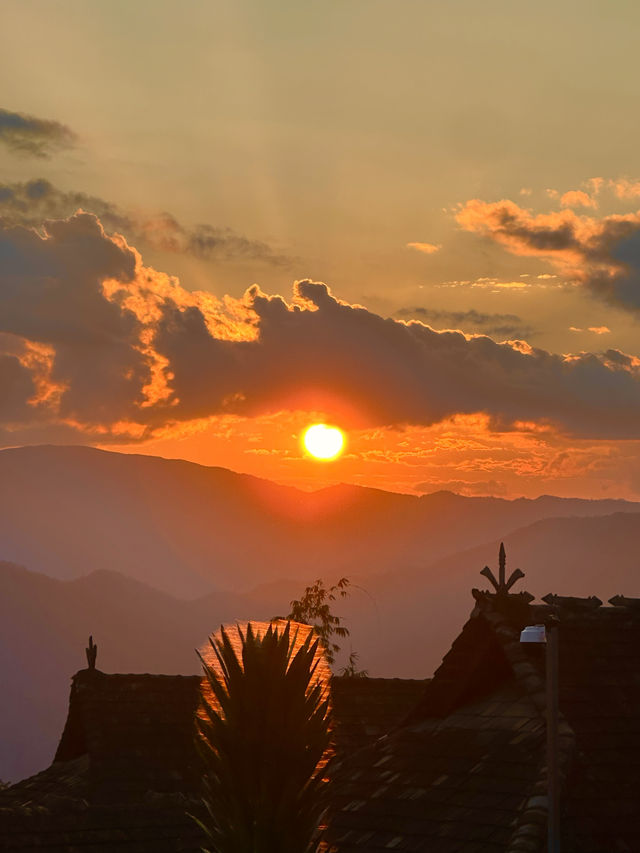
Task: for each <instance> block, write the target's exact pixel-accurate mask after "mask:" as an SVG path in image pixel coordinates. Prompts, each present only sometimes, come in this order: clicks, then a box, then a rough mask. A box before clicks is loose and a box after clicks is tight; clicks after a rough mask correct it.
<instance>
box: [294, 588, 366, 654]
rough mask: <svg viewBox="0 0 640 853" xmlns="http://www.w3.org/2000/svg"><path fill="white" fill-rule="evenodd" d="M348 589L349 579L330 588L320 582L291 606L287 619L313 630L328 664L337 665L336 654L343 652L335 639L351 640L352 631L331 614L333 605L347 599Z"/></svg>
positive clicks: (307, 589) (308, 589)
mask: <svg viewBox="0 0 640 853" xmlns="http://www.w3.org/2000/svg"><path fill="white" fill-rule="evenodd" d="M349 586H351V582H350V581H349V579H348V578H340V580H339V581H338V582H337V583H335V584H334V585H333V586H330V587H325V585H324V581H323V580H322V579H320V578H319V579H318V580H317V581H316V582H315V583H314V584H313V585H312V586H308V587H307V588H306V589H305V591H304V594H303V595H302V598H300V599H295V600H294V601H292V602H291V605H290V607H291V612H290V613H289V615H288V616H287V619H293V620H294V621H296V622H304V623H305V624H307V625H312V626H313V628H314V630H315V632H316V634H317V635H318V637H319V638H320V642H321V644H322V648H323V649H324V652H325V655H326V657H327V661H328V662H329V664H333V663H335V657H336V654H337V653H338V652H339V651H340V646H339V645H338V644H337V643H336V642H334V641H333V639H332V637H333V636H334V635H335V636H336V637H348V636H349V629H348V628H345V627H344V626H343V625H342V624H341V620H340V617H339V616H334V614H333V613H332V612H331V602H332V601H335V600H336V599H337V598H346V597H347V595H348V592H347V590H348V588H349Z"/></svg>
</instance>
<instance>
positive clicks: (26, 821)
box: [0, 669, 202, 853]
mask: <svg viewBox="0 0 640 853" xmlns="http://www.w3.org/2000/svg"><path fill="white" fill-rule="evenodd" d="M199 690H200V677H199V676H168V675H106V674H105V673H102V672H100V671H97V670H90V669H86V670H81V671H80V672H78V673H77V674H76V675H75V676H74V678H73V681H72V687H71V697H70V701H69V714H68V717H67V723H66V725H65V728H64V732H63V734H62V738H61V740H60V744H59V746H58V750H57V752H56V756H55V760H54V763H53V764H52V765H51V767H49V768H48V769H47V770H45V771H44V772H43V773H39V774H38V775H36V776H33V777H31V778H30V779H26V780H24V781H22V782H19V783H18V784H17V785H14V786H12V787H11V788H9V789H7V790H5V791H1V792H0V850H22V851H26V850H40V849H47V850H51V851H71V850H85V849H86V850H91V851H92V853H93V851H95V853H110V851H112V850H114V849H119V848H120V846H122V845H126V847H124V848H123V849H126V850H131V851H133V853H147V851H148V853H152V851H153V853H156V851H157V853H165V852H166V853H170V851H171V853H173V851H197V850H200V846H201V843H202V838H201V833H200V830H199V829H198V827H197V826H196V824H195V823H194V821H193V820H191V819H190V818H188V817H187V816H186V812H187V811H196V810H197V808H198V799H197V794H198V788H199V782H198V765H197V755H196V751H195V747H194V740H193V717H194V713H195V710H196V707H197V704H198V701H199Z"/></svg>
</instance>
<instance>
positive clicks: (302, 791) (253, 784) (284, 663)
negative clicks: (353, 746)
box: [197, 623, 330, 853]
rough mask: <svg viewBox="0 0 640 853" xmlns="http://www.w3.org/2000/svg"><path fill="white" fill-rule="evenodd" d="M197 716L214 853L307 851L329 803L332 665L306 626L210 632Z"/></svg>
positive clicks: (206, 827) (207, 827) (204, 822)
mask: <svg viewBox="0 0 640 853" xmlns="http://www.w3.org/2000/svg"><path fill="white" fill-rule="evenodd" d="M210 643H211V647H212V649H213V653H214V658H213V660H212V662H211V663H208V662H206V661H205V660H204V659H203V658H202V656H201V660H202V663H203V666H204V671H205V676H206V680H207V683H208V685H209V686H210V688H211V695H210V696H207V695H206V692H204V691H203V702H202V707H201V710H200V711H199V713H198V717H197V725H198V729H199V732H200V735H201V737H200V741H199V743H200V751H201V754H202V756H203V759H204V763H205V778H204V781H205V790H206V796H205V806H206V811H207V817H206V819H204V820H199V821H198V822H199V823H200V825H201V827H202V828H203V829H204V830H205V832H206V834H207V836H208V838H209V839H210V840H211V845H212V846H211V853H305V851H311V850H313V849H314V845H315V841H314V838H315V835H316V831H317V828H318V824H319V821H320V819H321V816H322V813H323V812H324V810H325V807H326V781H325V780H324V779H323V767H324V765H325V763H326V761H327V759H328V757H329V747H330V727H329V690H328V678H327V676H328V674H329V669H328V666H327V665H326V662H325V661H324V659H323V656H322V650H321V647H320V641H319V639H314V637H313V633H312V632H311V631H309V629H308V628H307V626H303V625H300V626H296V625H293V626H292V625H291V623H287V625H286V626H285V627H284V628H283V627H282V626H278V625H273V624H272V625H270V626H269V627H268V628H267V629H266V631H265V632H264V634H262V635H261V634H260V633H259V632H256V631H255V630H254V629H253V628H252V626H251V624H249V625H248V626H247V628H246V632H243V631H242V629H241V628H240V627H239V626H236V627H235V629H231V630H230V631H229V630H225V629H224V628H223V629H221V631H220V634H219V635H218V636H216V637H211V638H210Z"/></svg>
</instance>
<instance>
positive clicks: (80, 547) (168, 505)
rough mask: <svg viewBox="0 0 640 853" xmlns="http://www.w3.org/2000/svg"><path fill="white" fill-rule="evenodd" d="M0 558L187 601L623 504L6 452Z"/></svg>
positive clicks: (430, 554)
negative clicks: (313, 483) (302, 481)
mask: <svg viewBox="0 0 640 853" xmlns="http://www.w3.org/2000/svg"><path fill="white" fill-rule="evenodd" d="M0 482H1V483H3V488H2V489H1V490H0V559H4V560H8V561H11V562H15V563H19V564H22V565H25V566H28V567H29V569H30V570H32V571H37V572H42V573H45V574H48V575H50V576H52V577H57V578H60V579H71V578H75V577H80V576H82V575H86V574H88V573H90V572H92V571H96V570H99V569H106V570H110V571H118V572H121V573H122V574H124V575H126V576H127V577H131V578H135V579H137V580H139V581H142V582H143V583H148V584H151V585H152V586H154V587H156V588H157V589H159V590H163V591H165V592H168V593H170V594H172V595H175V596H177V597H180V598H194V597H196V596H198V595H202V594H205V593H206V592H211V591H214V590H216V589H219V588H226V589H232V590H234V591H241V590H248V589H251V588H252V587H254V586H255V585H257V584H261V583H268V582H271V581H276V580H280V579H283V578H284V579H289V578H290V579H297V580H298V581H299V583H304V582H309V581H312V580H313V579H314V578H316V577H335V578H337V577H339V576H341V575H348V576H351V575H357V576H359V577H363V576H364V577H368V576H371V575H376V574H384V573H386V572H389V571H398V570H405V569H407V570H409V569H419V568H420V567H421V566H424V565H426V564H429V563H432V562H434V561H435V560H437V559H440V558H443V557H446V556H447V555H449V554H454V553H456V552H459V551H461V550H465V549H467V548H471V547H473V546H474V545H477V544H479V543H481V542H487V541H491V540H492V539H494V538H498V537H504V536H506V535H507V534H508V533H509V532H510V531H511V530H515V529H516V528H518V527H522V526H524V525H527V524H531V523H532V522H535V521H538V520H541V519H544V518H548V517H551V516H568V515H574V516H592V515H603V514H610V513H612V512H615V511H617V510H627V509H628V510H636V511H637V510H640V504H633V503H629V502H626V501H612V500H604V501H585V500H567V499H561V498H553V497H542V498H538V499H537V500H526V499H520V500H515V501H508V500H503V499H499V498H468V497H461V496H460V495H455V494H453V493H451V492H435V493H433V494H430V495H423V496H417V495H404V494H398V493H394V492H384V491H380V490H377V489H368V488H362V487H358V486H346V485H341V486H334V487H330V488H327V489H322V490H320V491H317V492H303V491H300V490H299V489H294V488H291V487H286V486H280V485H277V484H275V483H271V482H269V481H267V480H261V479H259V478H257V477H251V476H248V475H245V474H236V473H234V472H232V471H228V470H226V469H224V468H207V467H204V466H202V465H196V464H193V463H190V462H184V461H180V460H167V459H160V458H157V457H151V456H138V455H131V454H122V453H113V452H107V451H102V450H96V449H94V448H89V447H56V446H36V447H24V448H15V449H9V450H3V451H0Z"/></svg>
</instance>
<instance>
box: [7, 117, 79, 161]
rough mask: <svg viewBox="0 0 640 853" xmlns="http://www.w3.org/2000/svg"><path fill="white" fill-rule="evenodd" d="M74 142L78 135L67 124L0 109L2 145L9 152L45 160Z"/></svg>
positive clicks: (71, 145) (69, 146)
mask: <svg viewBox="0 0 640 853" xmlns="http://www.w3.org/2000/svg"><path fill="white" fill-rule="evenodd" d="M75 142H76V135H75V133H74V132H73V131H72V130H71V128H69V127H67V126H66V125H65V124H61V123H60V122H58V121H50V120H48V119H42V118H36V117H35V116H30V115H25V114H24V113H14V112H10V111H9V110H5V109H2V108H0V143H2V144H3V145H5V146H6V147H7V148H9V150H10V151H13V152H15V153H17V154H24V155H28V156H31V157H40V158H44V157H50V156H51V155H52V154H53V153H54V152H55V151H58V150H59V149H60V148H71V147H73V145H75Z"/></svg>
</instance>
